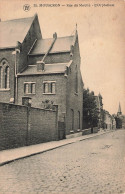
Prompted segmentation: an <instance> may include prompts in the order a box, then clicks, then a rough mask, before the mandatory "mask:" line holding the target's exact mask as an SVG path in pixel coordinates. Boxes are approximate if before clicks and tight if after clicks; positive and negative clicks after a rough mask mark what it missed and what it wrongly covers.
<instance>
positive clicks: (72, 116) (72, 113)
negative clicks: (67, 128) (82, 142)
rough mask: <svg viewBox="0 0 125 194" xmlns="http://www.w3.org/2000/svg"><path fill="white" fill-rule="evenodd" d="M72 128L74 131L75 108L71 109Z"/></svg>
mask: <svg viewBox="0 0 125 194" xmlns="http://www.w3.org/2000/svg"><path fill="white" fill-rule="evenodd" d="M71 130H72V131H74V110H73V109H71Z"/></svg>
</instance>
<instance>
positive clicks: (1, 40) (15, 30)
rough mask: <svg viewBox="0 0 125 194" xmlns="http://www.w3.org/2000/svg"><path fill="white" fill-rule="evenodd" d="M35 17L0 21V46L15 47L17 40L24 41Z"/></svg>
mask: <svg viewBox="0 0 125 194" xmlns="http://www.w3.org/2000/svg"><path fill="white" fill-rule="evenodd" d="M33 19H34V17H29V18H21V19H14V20H8V21H1V22H0V48H12V47H15V46H16V44H17V41H19V42H20V43H22V42H23V40H24V38H25V36H26V34H27V32H28V30H29V28H30V26H31V24H32V22H33Z"/></svg>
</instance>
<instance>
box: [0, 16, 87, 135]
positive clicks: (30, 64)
mask: <svg viewBox="0 0 125 194" xmlns="http://www.w3.org/2000/svg"><path fill="white" fill-rule="evenodd" d="M0 37H1V39H0V102H7V103H8V102H11V103H15V104H19V105H21V104H22V98H23V97H24V96H25V97H30V98H31V100H32V107H36V108H43V107H44V105H45V102H47V101H48V102H51V103H52V104H53V105H57V106H58V115H59V118H58V120H59V121H62V122H63V121H65V126H66V134H67V135H68V134H70V133H73V132H77V131H80V130H81V129H82V101H83V82H82V77H81V72H80V52H79V42H78V33H77V29H76V30H75V33H74V35H72V36H67V37H57V34H56V33H54V34H53V37H52V38H50V39H43V38H42V33H41V30H40V26H39V21H38V16H37V14H36V15H35V16H34V17H30V18H23V19H15V20H9V21H3V22H2V21H1V22H0ZM48 122H49V121H48Z"/></svg>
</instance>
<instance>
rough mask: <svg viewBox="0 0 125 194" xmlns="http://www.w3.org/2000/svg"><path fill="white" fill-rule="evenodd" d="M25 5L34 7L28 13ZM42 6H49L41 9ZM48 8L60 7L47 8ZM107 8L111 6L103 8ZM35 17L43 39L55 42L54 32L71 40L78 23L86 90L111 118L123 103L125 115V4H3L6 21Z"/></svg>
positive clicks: (38, 0)
mask: <svg viewBox="0 0 125 194" xmlns="http://www.w3.org/2000/svg"><path fill="white" fill-rule="evenodd" d="M69 2H70V3H69ZM25 4H29V5H30V10H29V11H27V12H26V11H24V10H23V6H24V5H25ZM34 4H36V5H37V7H34ZM40 4H42V5H43V4H47V5H46V7H43V6H42V7H41V6H40V7H39V5H40ZM48 4H49V5H50V4H59V5H60V6H59V7H58V6H57V7H53V6H51V7H47V6H48ZM69 4H70V5H69ZM74 4H77V5H78V7H74ZM80 4H82V7H80ZM97 4H98V5H99V4H100V5H101V7H100V6H97ZM104 4H110V6H103V7H102V5H104ZM111 4H114V6H111ZM62 5H65V6H62ZM3 8H4V9H3ZM35 13H37V14H38V18H39V23H40V27H41V32H42V36H43V38H51V37H52V36H53V33H54V32H57V36H58V37H63V36H70V35H71V34H72V33H73V31H74V30H75V27H76V23H77V30H78V37H79V47H80V55H81V72H82V78H83V82H84V86H85V88H89V89H90V90H91V91H94V93H95V95H98V94H99V93H100V94H101V95H102V97H103V107H104V109H105V110H107V111H109V113H110V114H114V113H115V114H116V113H117V111H118V105H119V102H120V104H121V109H122V113H123V114H125V1H124V0H106V1H105V0H97V1H94V0H93V1H91V0H90V1H89V0H81V1H78V0H72V1H71V0H70V1H64V0H63V1H61V0H60V1H59V0H58V1H56V0H55V1H52V0H51V1H43V0H35V1H32V0H27V1H26V0H11V3H10V1H9V0H4V1H2V0H0V18H1V20H2V21H4V20H9V19H14V18H23V17H31V16H33V15H34V14H35Z"/></svg>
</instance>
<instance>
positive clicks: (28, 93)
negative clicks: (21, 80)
mask: <svg viewBox="0 0 125 194" xmlns="http://www.w3.org/2000/svg"><path fill="white" fill-rule="evenodd" d="M35 94H36V93H27V94H24V95H35Z"/></svg>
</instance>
